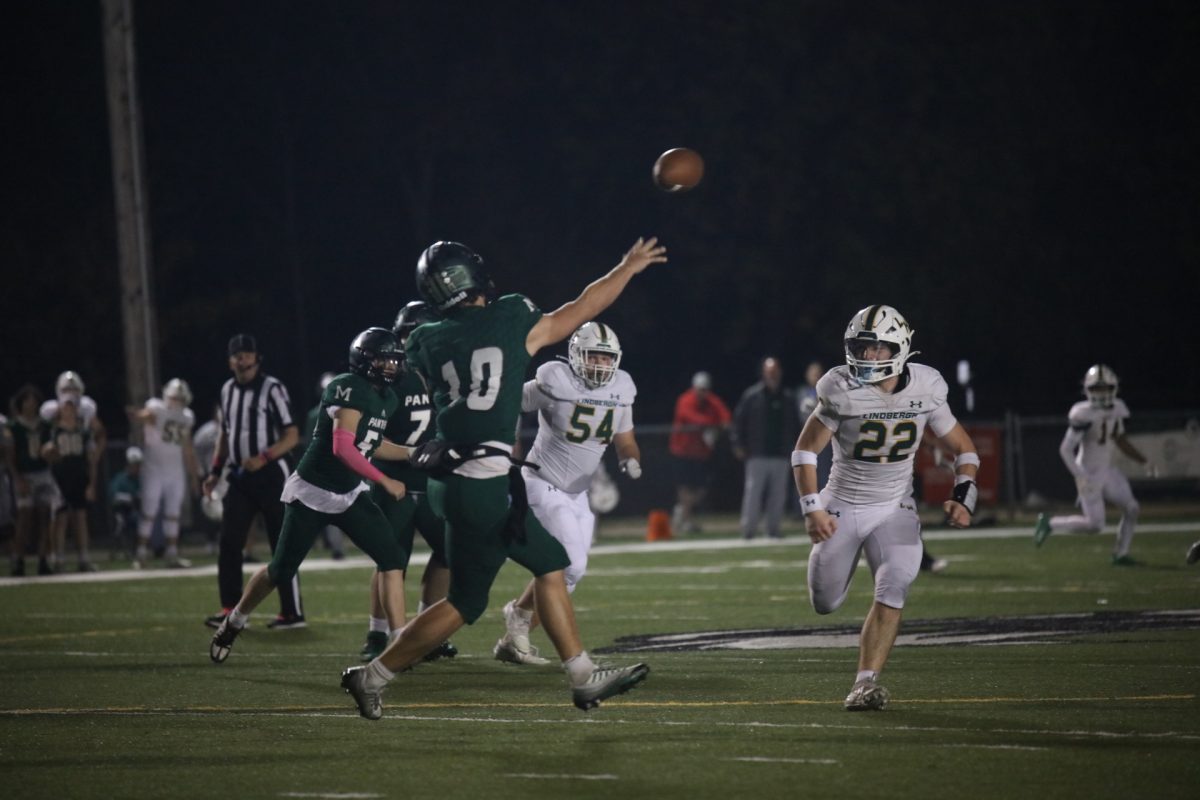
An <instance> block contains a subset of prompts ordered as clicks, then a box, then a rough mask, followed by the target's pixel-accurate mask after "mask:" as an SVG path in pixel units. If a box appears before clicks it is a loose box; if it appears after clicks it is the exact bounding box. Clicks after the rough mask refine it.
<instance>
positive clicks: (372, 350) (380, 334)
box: [349, 328, 404, 386]
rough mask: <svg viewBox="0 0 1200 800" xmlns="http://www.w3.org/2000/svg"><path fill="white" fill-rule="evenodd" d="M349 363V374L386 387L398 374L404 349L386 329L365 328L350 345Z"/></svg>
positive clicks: (402, 361)
mask: <svg viewBox="0 0 1200 800" xmlns="http://www.w3.org/2000/svg"><path fill="white" fill-rule="evenodd" d="M349 361H350V371H351V372H353V373H355V374H357V375H361V376H363V377H364V378H366V379H367V380H369V381H371V383H374V384H377V385H383V386H386V385H387V384H389V383H391V382H392V381H394V380H396V376H397V375H399V374H400V368H401V366H402V365H403V364H404V349H403V348H402V347H400V343H399V342H397V341H396V335H395V334H394V333H392V332H391V331H389V330H388V329H387V328H367V329H366V330H365V331H363V332H362V333H360V334H359V335H358V336H355V337H354V341H353V342H351V343H350V358H349ZM376 362H382V363H376ZM389 367H390V369H389Z"/></svg>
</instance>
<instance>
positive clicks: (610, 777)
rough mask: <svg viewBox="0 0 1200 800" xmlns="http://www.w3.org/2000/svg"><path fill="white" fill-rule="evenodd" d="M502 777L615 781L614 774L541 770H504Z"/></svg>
mask: <svg viewBox="0 0 1200 800" xmlns="http://www.w3.org/2000/svg"><path fill="white" fill-rule="evenodd" d="M502 777H505V778H549V779H552V780H568V781H570V780H578V781H615V780H617V776H616V775H609V774H600V775H568V774H556V773H543V772H506V773H504V775H503V776H502Z"/></svg>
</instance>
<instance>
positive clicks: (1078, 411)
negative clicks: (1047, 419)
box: [1067, 400, 1093, 430]
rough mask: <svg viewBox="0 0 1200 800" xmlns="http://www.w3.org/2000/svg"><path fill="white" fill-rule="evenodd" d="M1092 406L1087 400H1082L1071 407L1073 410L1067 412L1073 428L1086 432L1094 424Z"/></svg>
mask: <svg viewBox="0 0 1200 800" xmlns="http://www.w3.org/2000/svg"><path fill="white" fill-rule="evenodd" d="M1092 417H1093V413H1092V404H1091V403H1089V402H1087V401H1086V400H1081V401H1080V402H1078V403H1076V404H1075V405H1073V406H1071V410H1070V411H1068V412H1067V421H1068V422H1069V423H1071V427H1072V428H1077V429H1079V430H1086V429H1087V428H1088V427H1090V426H1091V424H1092V422H1093V419H1092Z"/></svg>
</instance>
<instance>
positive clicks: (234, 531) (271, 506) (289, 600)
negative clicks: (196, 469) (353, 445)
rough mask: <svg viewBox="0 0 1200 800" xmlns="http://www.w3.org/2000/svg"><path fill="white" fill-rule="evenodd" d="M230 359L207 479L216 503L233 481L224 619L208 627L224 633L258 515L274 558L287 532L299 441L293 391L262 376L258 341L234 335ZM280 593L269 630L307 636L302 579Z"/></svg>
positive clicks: (223, 548)
mask: <svg viewBox="0 0 1200 800" xmlns="http://www.w3.org/2000/svg"><path fill="white" fill-rule="evenodd" d="M228 353H229V369H230V371H231V372H233V377H232V378H230V379H229V380H228V381H226V382H225V385H224V386H223V387H221V419H222V423H221V434H220V436H219V437H217V450H216V454H215V455H214V456H213V460H212V469H211V471H210V473H209V475H208V477H207V478H205V479H204V496H205V497H210V496H211V495H212V492H213V490H214V489H215V488H216V486H217V482H218V481H219V480H220V478H221V477H222V474H225V476H226V479H227V480H228V481H229V491H228V492H227V493H226V495H225V498H224V500H223V514H222V518H221V537H220V543H219V553H218V556H217V585H218V587H219V589H220V595H221V611H220V612H218V613H216V614H213V615H212V616H210V617H208V618H207V619H206V620H205V621H204V624H206V625H208V626H209V627H210V628H217V627H220V625H221V623H222V622H223V621H224V619H225V617H226V616H227V615H228V613H229V610H230V609H232V608H233V607H234V606H235V605H237V602H238V600H239V599H241V596H242V549H243V548H244V547H245V544H246V536H247V534H248V533H249V531H250V524H251V523H252V522H253V521H254V517H255V515H256V514H259V513H261V514H262V516H263V519H264V520H265V522H266V526H267V538H268V539H269V540H270V542H271V552H272V553H274V552H275V543H276V542H277V541H278V540H279V532H280V530H281V529H282V527H283V502H282V501H281V500H280V499H279V498H280V496H281V495H282V494H283V484H284V481H286V480H287V477H288V474H289V473H290V472H291V470H290V468H289V467H288V463H287V461H286V460H285V459H284V456H286V455H287V454H288V453H290V452H291V451H292V449H293V448H294V447H295V446H296V444H297V443H298V442H299V441H300V433H299V431H298V430H297V429H296V422H295V420H293V419H292V407H291V400H290V399H289V398H288V391H287V388H286V387H285V386H284V385H283V384H282V383H281V382H280V381H279V380H278V379H276V378H273V377H271V376H270V375H267V374H266V373H264V372H263V371H262V359H261V358H260V356H259V353H258V342H257V341H255V339H254V337H253V336H250V335H249V334H245V333H239V334H236V335H234V336H233V338H231V339H230V340H229V348H228ZM277 588H278V589H279V604H280V612H279V616H278V617H276V618H275V620H274V621H273V622H270V623H268V624H267V627H269V628H274V629H288V628H303V627H304V626H305V624H306V623H305V620H304V610H303V608H302V607H301V605H300V579H299V576H297V577H295V578H293V579H292V580H291V581H285V582H284V583H282V584H280V585H279V586H278V587H277Z"/></svg>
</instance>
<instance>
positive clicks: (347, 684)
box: [342, 667, 383, 720]
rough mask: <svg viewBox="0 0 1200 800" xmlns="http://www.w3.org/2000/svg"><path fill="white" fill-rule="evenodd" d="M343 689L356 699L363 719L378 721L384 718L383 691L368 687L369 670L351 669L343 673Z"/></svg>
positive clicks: (364, 668) (363, 668) (362, 668)
mask: <svg viewBox="0 0 1200 800" xmlns="http://www.w3.org/2000/svg"><path fill="white" fill-rule="evenodd" d="M342 688H343V689H345V690H346V694H348V695H350V696H351V697H353V698H354V702H355V703H356V704H357V705H358V713H359V715H360V716H362V718H363V719H369V720H377V719H379V718H380V717H382V716H383V689H371V688H370V687H368V686H367V668H366V667H350V668H349V669H347V670H343V671H342Z"/></svg>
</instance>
